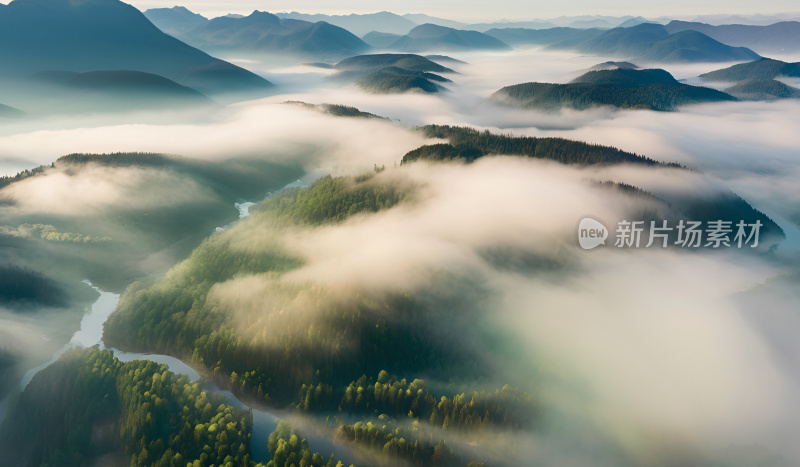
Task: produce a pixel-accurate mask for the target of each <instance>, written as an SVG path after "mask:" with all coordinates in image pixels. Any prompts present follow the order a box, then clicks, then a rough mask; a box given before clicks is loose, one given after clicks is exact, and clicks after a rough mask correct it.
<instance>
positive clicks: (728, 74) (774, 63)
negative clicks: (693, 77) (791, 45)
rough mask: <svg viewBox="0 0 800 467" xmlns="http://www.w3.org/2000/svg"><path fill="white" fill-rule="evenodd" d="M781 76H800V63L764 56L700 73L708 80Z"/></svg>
mask: <svg viewBox="0 0 800 467" xmlns="http://www.w3.org/2000/svg"><path fill="white" fill-rule="evenodd" d="M779 76H786V77H790V78H798V77H800V63H786V62H782V61H780V60H773V59H771V58H762V59H761V60H755V61H752V62H747V63H740V64H738V65H733V66H731V67H728V68H723V69H721V70H715V71H711V72H708V73H704V74H702V75H700V78H702V79H704V80H706V81H721V82H729V83H733V82H738V81H745V80H748V79H755V80H768V79H775V78H777V77H779Z"/></svg>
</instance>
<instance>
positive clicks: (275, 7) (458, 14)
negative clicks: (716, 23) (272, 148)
mask: <svg viewBox="0 0 800 467" xmlns="http://www.w3.org/2000/svg"><path fill="white" fill-rule="evenodd" d="M0 3H4V4H8V3H9V1H7V0H3V1H0ZM125 3H130V4H131V5H133V6H135V7H136V8H138V9H139V10H141V11H145V10H148V9H151V8H171V7H174V6H184V7H186V8H188V9H189V10H191V11H193V12H195V13H199V14H201V15H203V16H206V17H209V18H213V17H217V16H224V15H226V14H231V13H233V14H249V13H251V12H252V11H253V10H259V11H268V12H270V13H281V12H293V11H296V12H299V13H304V14H328V15H349V14H368V13H377V12H382V11H388V12H391V13H396V14H398V15H404V14H427V15H430V16H435V17H439V18H443V19H449V20H453V21H460V22H465V23H490V22H496V21H503V20H509V21H530V20H534V19H552V18H557V17H559V16H568V17H571V16H584V15H600V16H617V17H619V16H644V17H646V18H659V17H680V18H681V19H691V18H693V17H696V16H704V15H744V16H747V15H758V14H760V15H765V16H769V15H779V14H792V13H797V14H798V15H800V10H799V9H798V7H797V4H796V2H793V1H789V0H777V1H773V2H770V4H769V5H768V6H767V5H763V4H754V3H753V2H747V1H743V0H734V1H727V2H723V1H720V0H707V1H702V2H694V1H688V0H680V1H677V2H670V3H669V4H663V3H661V2H659V3H656V2H640V1H634V0H614V1H611V2H598V1H592V0H570V1H567V2H558V3H556V4H554V3H551V2H522V1H519V0H501V1H497V2H492V3H491V4H490V5H487V4H486V2H482V1H480V0H467V1H456V0H437V1H434V2H431V1H421V0H410V1H403V2H401V1H397V0H392V1H386V2H382V3H381V6H380V7H376V6H375V5H376V4H375V2H370V1H366V0H347V1H341V2H336V4H335V6H334V5H331V3H330V2H325V1H321V0H314V1H309V2H304V3H303V6H299V5H298V4H297V2H290V1H282V2H264V1H258V0H244V1H242V0H239V1H234V2H225V3H224V4H222V5H220V4H219V3H218V2H213V1H208V0H179V1H172V0H141V1H128V2H125Z"/></svg>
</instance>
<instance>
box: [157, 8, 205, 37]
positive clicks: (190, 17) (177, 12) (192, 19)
mask: <svg viewBox="0 0 800 467" xmlns="http://www.w3.org/2000/svg"><path fill="white" fill-rule="evenodd" d="M144 16H145V17H147V19H149V20H150V21H151V22H152V23H153V24H155V25H156V26H157V27H158V29H161V30H162V31H164V32H165V33H167V34H169V35H170V36H177V35H179V34H181V33H183V32H186V31H188V30H189V29H192V28H193V27H195V26H199V25H201V24H204V23H207V22H208V18H206V17H205V16H203V15H199V14H197V13H193V12H191V11H189V10H188V9H187V8H186V7H182V6H176V7H173V8H152V9H150V10H147V11H145V12H144Z"/></svg>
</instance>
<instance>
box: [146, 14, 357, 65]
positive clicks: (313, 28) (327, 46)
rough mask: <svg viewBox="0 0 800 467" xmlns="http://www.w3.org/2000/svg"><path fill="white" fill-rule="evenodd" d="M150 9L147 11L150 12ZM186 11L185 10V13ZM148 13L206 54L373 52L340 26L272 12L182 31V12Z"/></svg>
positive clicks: (216, 20) (224, 19)
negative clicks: (166, 13) (287, 17)
mask: <svg viewBox="0 0 800 467" xmlns="http://www.w3.org/2000/svg"><path fill="white" fill-rule="evenodd" d="M150 11H151V10H148V12H150ZM187 11H188V10H187ZM156 13H159V14H157V15H153V14H151V15H150V16H151V18H152V19H153V21H154V24H156V25H157V26H159V27H161V28H162V29H164V30H172V31H175V34H176V37H178V38H179V39H181V40H183V41H185V42H187V43H188V44H191V45H193V46H195V47H198V48H200V49H203V50H208V51H248V52H266V53H286V54H292V55H298V56H308V57H334V58H341V57H348V56H352V55H358V54H362V53H365V52H369V51H370V50H372V47H371V46H369V45H368V44H367V43H365V42H364V41H362V40H361V39H359V38H358V37H356V36H355V35H353V34H352V33H350V32H349V31H347V30H346V29H343V28H341V27H339V26H334V25H332V24H329V23H326V22H324V21H319V22H316V23H312V22H308V21H303V20H296V19H281V18H279V17H278V16H275V15H273V14H271V13H267V12H263V11H254V12H253V13H251V14H250V15H249V16H245V17H230V16H221V17H218V18H214V19H211V20H206V21H199V20H197V21H198V22H197V23H196V24H194V25H193V26H188V27H187V28H186V29H184V30H182V31H178V30H177V29H178V28H180V27H181V25H186V24H187V23H185V22H176V21H175V20H176V19H184V18H187V15H186V13H185V12H179V16H178V15H175V14H171V15H164V14H161V13H160V12H156Z"/></svg>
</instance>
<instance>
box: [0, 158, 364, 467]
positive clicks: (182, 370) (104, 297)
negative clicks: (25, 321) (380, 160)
mask: <svg viewBox="0 0 800 467" xmlns="http://www.w3.org/2000/svg"><path fill="white" fill-rule="evenodd" d="M328 173H330V172H329V171H327V170H318V171H314V172H310V173H309V174H307V175H305V176H304V177H302V178H301V179H300V180H297V181H295V182H292V183H290V184H288V185H287V186H285V187H284V188H282V189H281V190H278V191H276V192H273V193H270V194H269V196H267V198H265V199H269V198H270V197H272V196H275V195H276V194H278V193H280V192H281V191H283V190H285V189H287V188H292V187H305V186H307V185H308V184H310V183H311V182H313V181H314V180H316V179H318V178H320V177H322V176H325V175H327V174H328ZM256 204H257V203H252V202H246V203H237V204H236V208H237V209H239V219H243V218H245V217H247V216H249V215H250V208H251V207H252V206H254V205H256ZM234 224H235V223H231V224H228V225H226V226H225V227H221V228H218V229H217V231H220V230H227V229H228V228H230V227H232V226H233V225H234ZM83 283H84V284H86V285H87V286H89V287H92V288H93V289H95V290H96V291H97V293H99V294H100V297H99V298H98V299H97V300H96V301H95V302H94V304H92V306H91V307H90V308H89V309H88V310H87V311H88V312H87V313H86V315H84V317H83V319H82V320H81V325H80V328H79V329H78V331H77V332H75V334H74V335H73V336H72V339H70V341H69V342H68V343H67V344H66V345H65V346H64V347H62V348H61V349H59V350H58V351H57V352H55V353H54V354H53V358H51V359H50V360H49V361H48V362H46V363H44V364H42V365H39V366H37V367H36V368H32V369H30V370H28V372H27V373H25V375H24V376H23V378H22V381H21V382H20V385H19V390H20V391H24V390H25V387H26V386H27V385H28V384H29V383H30V382H31V380H32V379H33V377H34V376H35V375H36V374H37V373H39V372H40V371H42V370H44V369H45V368H47V367H48V366H50V365H52V364H53V363H55V362H56V361H57V360H58V359H59V358H60V357H61V355H63V354H64V353H65V352H67V351H68V350H70V349H77V348H82V347H84V348H89V347H92V346H95V345H97V346H99V348H100V349H101V350H109V351H111V352H113V353H114V356H115V357H116V358H118V359H119V360H120V361H122V362H130V361H133V360H149V361H152V362H156V363H159V364H164V365H167V366H168V367H169V370H170V371H172V372H173V373H178V374H183V375H186V376H188V377H189V380H190V381H197V380H198V379H200V374H199V373H198V372H197V371H195V370H194V369H193V368H192V367H190V366H189V365H187V364H185V363H183V362H182V361H180V360H178V359H177V358H174V357H170V356H168V355H159V354H144V353H135V352H125V351H121V350H119V349H115V348H113V347H111V348H106V346H105V344H104V343H103V324H104V323H105V322H106V320H107V319H108V317H109V315H111V313H112V312H113V311H114V310H115V309H116V308H117V304H118V303H119V298H120V296H119V294H114V293H111V292H105V291H103V290H100V289H99V288H97V287H95V286H94V285H92V284H91V282H89V281H83ZM204 389H205V390H206V391H208V392H214V393H217V394H222V395H224V396H225V397H226V399H227V403H228V405H231V406H233V407H236V408H238V409H251V410H252V411H253V432H252V437H251V443H250V444H251V458H252V459H253V460H254V461H256V462H263V463H265V464H266V462H267V461H269V460H270V459H271V456H270V454H269V451H268V450H267V439H268V438H269V435H270V433H272V432H273V431H275V427H276V426H277V425H278V420H279V416H280V417H283V418H292V423H293V424H294V425H295V426H296V427H297V428H299V429H301V430H303V431H304V432H305V434H306V439H307V440H308V445H309V448H310V449H311V450H312V452H320V453H321V454H322V455H323V457H325V458H326V459H327V458H328V457H329V456H330V454H331V453H333V454H335V455H336V458H337V459H339V460H341V461H342V462H344V463H345V465H349V464H352V463H354V462H356V458H355V456H354V455H353V454H352V453H351V452H350V451H349V450H348V449H346V448H345V447H344V446H342V445H339V444H336V443H334V442H332V440H330V439H329V437H326V436H324V433H320V432H319V431H318V430H316V429H315V427H314V426H313V424H312V423H310V422H306V423H304V422H303V420H301V419H299V418H297V417H296V415H295V414H292V413H290V412H288V411H278V410H276V411H274V412H270V411H263V410H259V409H255V408H252V407H250V406H248V405H247V404H245V403H243V402H242V401H240V400H239V399H238V398H237V397H236V396H234V395H233V394H232V393H230V392H229V391H225V390H222V389H220V388H218V387H217V386H216V385H215V384H213V383H209V382H206V383H205V385H204ZM13 396H14V393H13V392H12V393H11V394H9V395H8V396H6V398H5V399H3V400H2V401H0V422H2V421H3V419H4V418H5V413H6V409H7V407H8V404H9V403H10V401H11V399H12V398H13Z"/></svg>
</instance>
